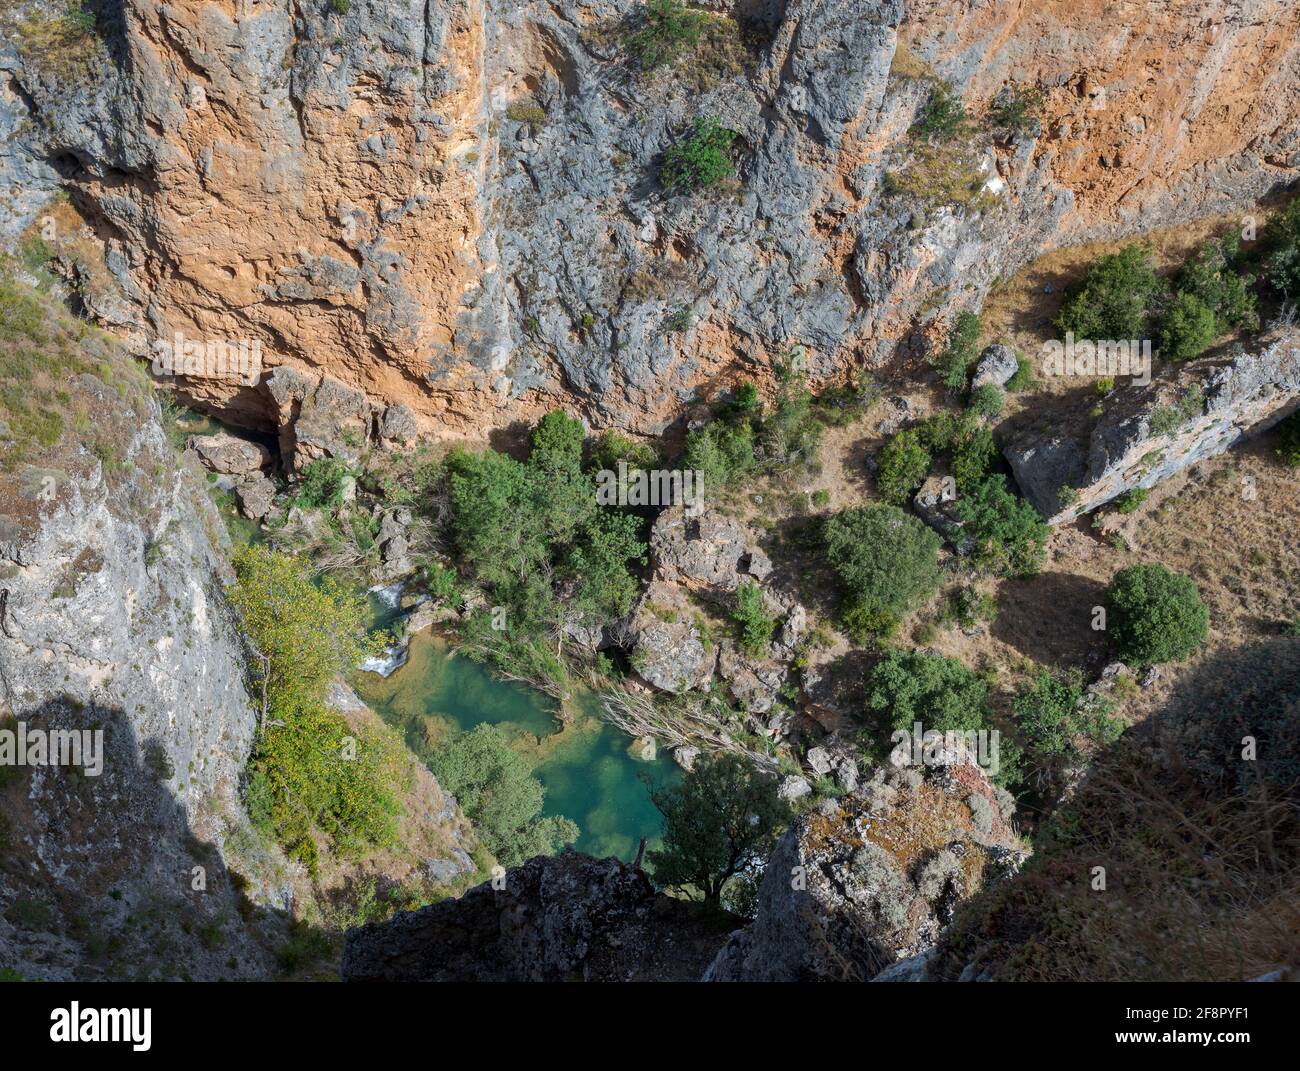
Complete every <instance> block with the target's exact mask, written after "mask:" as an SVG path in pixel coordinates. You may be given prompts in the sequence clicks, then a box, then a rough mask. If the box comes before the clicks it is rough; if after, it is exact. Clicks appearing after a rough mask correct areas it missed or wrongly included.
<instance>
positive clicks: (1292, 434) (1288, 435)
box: [1277, 411, 1300, 469]
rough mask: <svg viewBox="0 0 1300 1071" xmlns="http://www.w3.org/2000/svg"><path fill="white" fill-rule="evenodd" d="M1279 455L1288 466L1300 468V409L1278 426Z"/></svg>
mask: <svg viewBox="0 0 1300 1071" xmlns="http://www.w3.org/2000/svg"><path fill="white" fill-rule="evenodd" d="M1277 432H1278V443H1277V456H1278V457H1280V458H1281V459H1282V464H1284V465H1286V466H1287V467H1288V468H1293V469H1297V468H1300V411H1297V412H1294V413H1292V414H1291V415H1290V416H1289V417H1287V418H1286V419H1285V420H1283V421H1282V423H1280V424H1279V425H1278V426H1277Z"/></svg>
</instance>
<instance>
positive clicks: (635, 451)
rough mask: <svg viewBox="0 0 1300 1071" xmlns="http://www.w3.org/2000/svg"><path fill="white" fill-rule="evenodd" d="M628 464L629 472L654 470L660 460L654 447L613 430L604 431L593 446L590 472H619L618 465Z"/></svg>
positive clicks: (590, 457) (589, 461) (588, 459)
mask: <svg viewBox="0 0 1300 1071" xmlns="http://www.w3.org/2000/svg"><path fill="white" fill-rule="evenodd" d="M620 461H622V462H626V464H627V467H628V469H629V470H636V469H652V468H654V467H655V466H656V465H657V464H658V462H659V458H658V456H657V455H656V454H655V451H654V447H652V446H649V445H647V444H646V443H639V442H637V441H636V440H635V439H629V438H628V437H627V436H626V435H623V434H622V433H620V432H617V431H614V430H613V429H612V428H611V429H607V430H605V431H602V432H601V433H600V434H599V435H598V436H597V437H596V439H595V441H594V442H593V443H592V444H591V449H590V451H589V452H588V454H587V464H586V468H587V471H589V472H600V471H602V470H604V471H608V472H617V471H618V463H619V462H620Z"/></svg>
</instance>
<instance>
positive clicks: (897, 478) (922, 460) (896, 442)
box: [876, 428, 933, 506]
mask: <svg viewBox="0 0 1300 1071" xmlns="http://www.w3.org/2000/svg"><path fill="white" fill-rule="evenodd" d="M932 461H933V458H932V457H931V456H930V451H929V450H927V449H926V448H925V446H924V445H923V443H922V441H921V433H920V432H919V431H918V430H917V429H915V428H908V429H907V430H906V431H900V432H899V433H898V434H897V435H895V436H894V437H893V438H892V439H890V440H889V442H887V443H885V445H884V447H883V448H882V449H881V451H880V463H879V466H878V467H877V469H876V490H878V491H879V492H880V497H881V498H883V499H884V500H885V501H886V502H890V503H893V504H894V505H896V506H901V505H904V504H905V503H906V502H907V501H908V499H910V498H911V497H912V493H913V492H914V491H915V490H916V489H917V488H918V487H920V486H921V484H922V482H923V481H924V480H925V476H926V473H928V472H929V471H930V464H931V462H932Z"/></svg>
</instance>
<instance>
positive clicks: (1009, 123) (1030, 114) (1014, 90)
mask: <svg viewBox="0 0 1300 1071" xmlns="http://www.w3.org/2000/svg"><path fill="white" fill-rule="evenodd" d="M1042 108H1043V94H1042V91H1041V90H1039V89H1038V88H1037V87H1036V86H1017V87H1012V86H1008V87H1007V88H1006V89H1004V90H1003V91H1002V92H1000V93H999V94H998V95H997V96H996V97H994V98H993V102H992V104H990V105H989V114H988V118H989V122H990V124H991V125H992V126H993V127H994V129H997V130H1006V131H1009V132H1011V133H1016V134H1023V133H1025V132H1026V131H1028V130H1030V129H1031V128H1032V127H1033V125H1034V122H1035V120H1036V119H1037V118H1038V115H1039V113H1040V112H1041V111H1042Z"/></svg>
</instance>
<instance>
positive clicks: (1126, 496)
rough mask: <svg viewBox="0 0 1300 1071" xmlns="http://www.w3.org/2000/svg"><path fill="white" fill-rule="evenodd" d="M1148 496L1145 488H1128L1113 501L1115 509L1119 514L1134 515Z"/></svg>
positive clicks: (1148, 492)
mask: <svg viewBox="0 0 1300 1071" xmlns="http://www.w3.org/2000/svg"><path fill="white" fill-rule="evenodd" d="M1150 494H1151V492H1150V491H1148V490H1147V489H1146V488H1145V487H1130V488H1129V489H1128V490H1127V491H1125V492H1124V493H1123V494H1122V495H1119V496H1118V497H1117V498H1116V499H1115V507H1116V509H1118V510H1119V512H1120V513H1136V512H1137V511H1138V509H1139V508H1141V506H1142V503H1143V502H1145V501H1146V500H1147V496H1148V495H1150Z"/></svg>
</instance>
